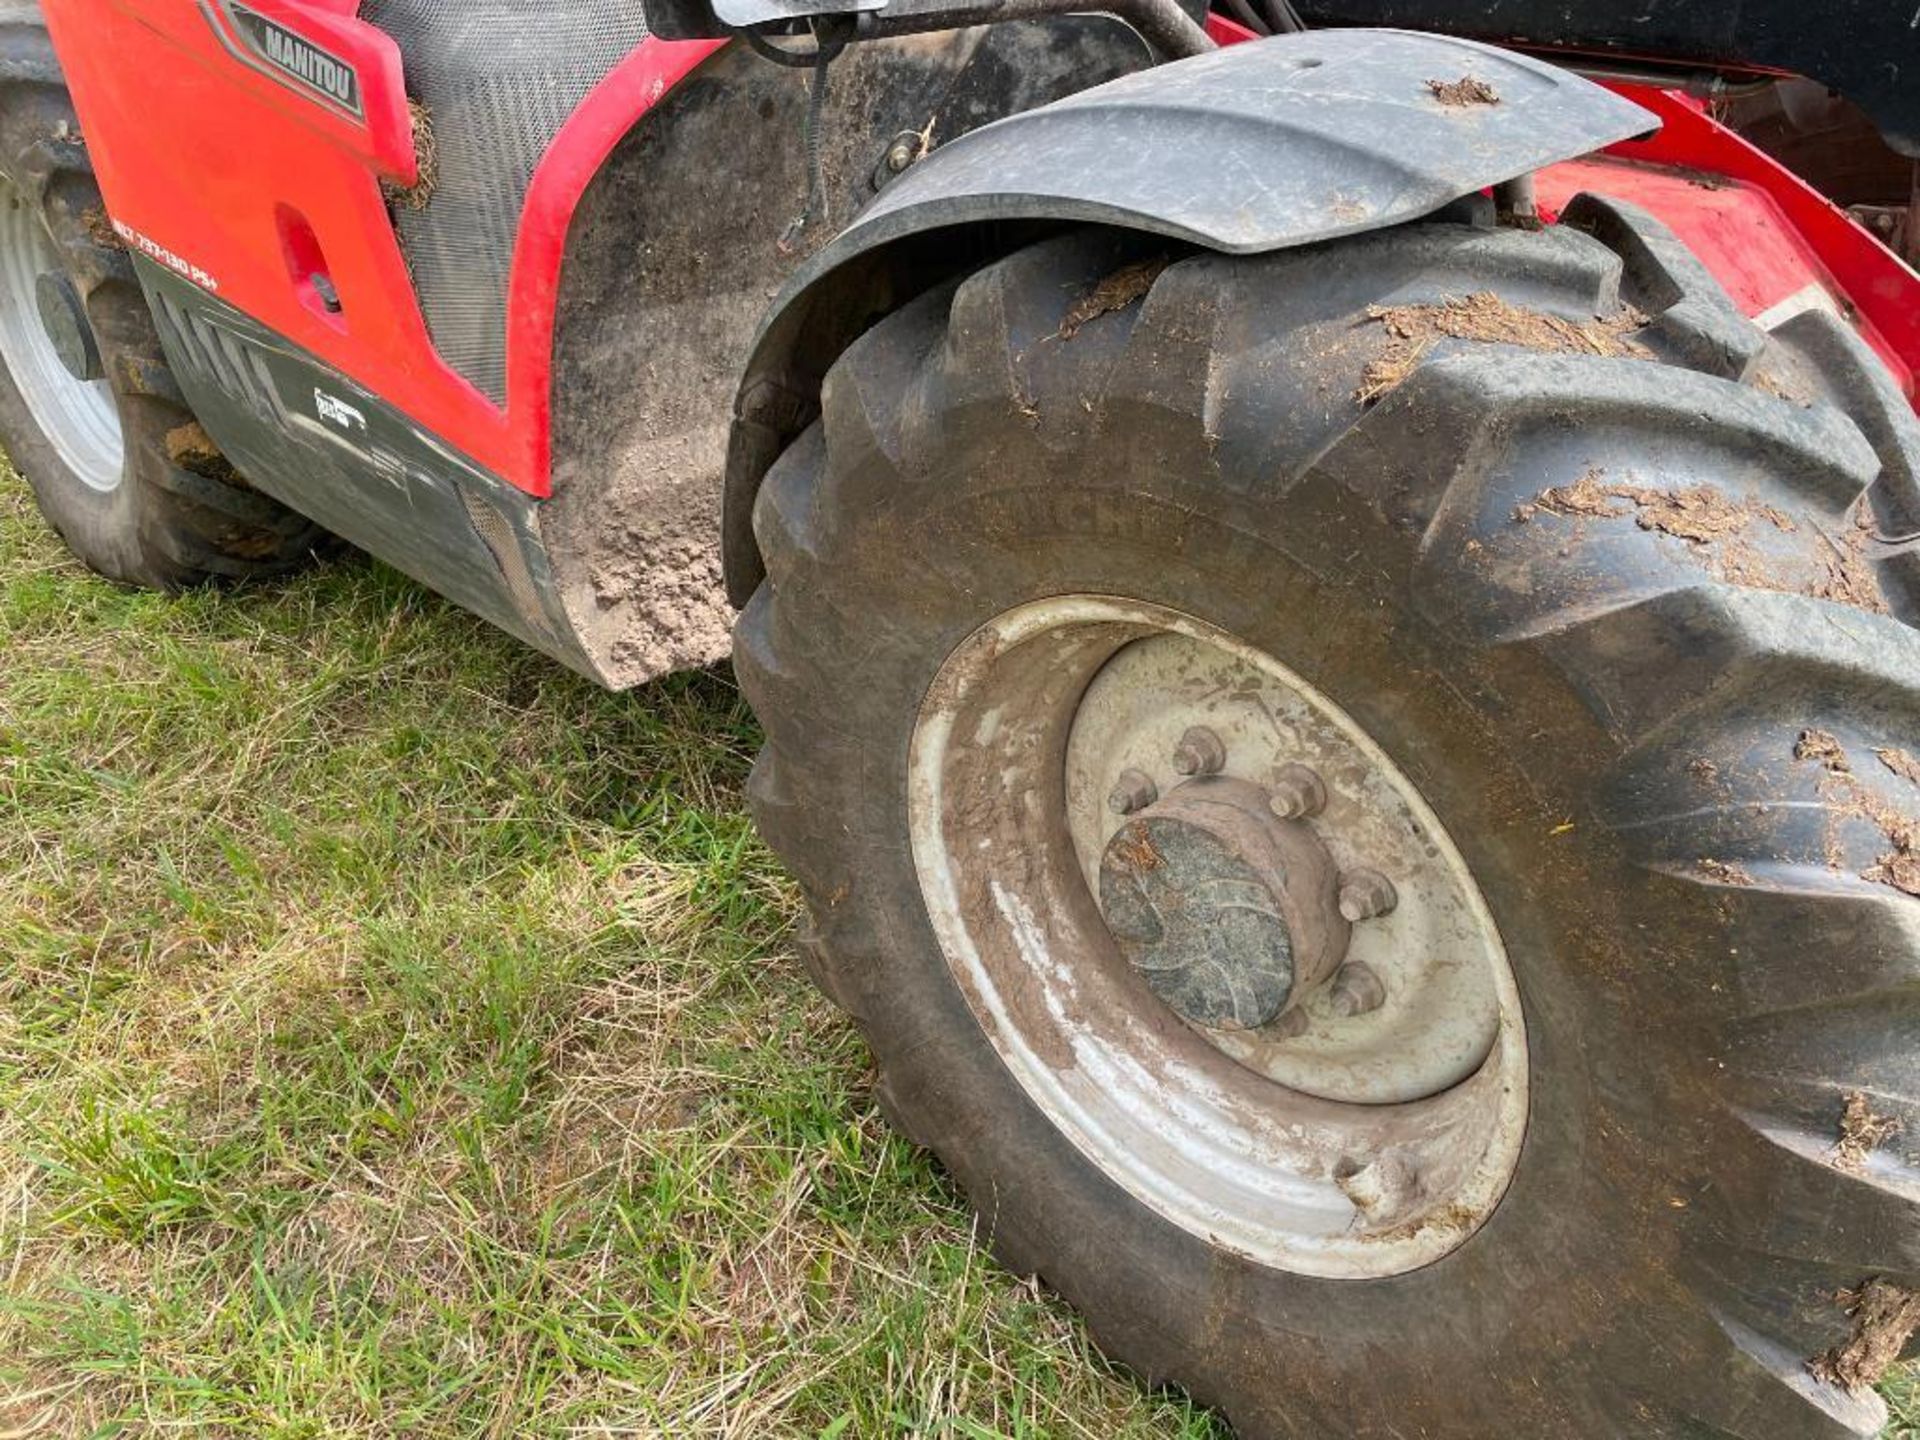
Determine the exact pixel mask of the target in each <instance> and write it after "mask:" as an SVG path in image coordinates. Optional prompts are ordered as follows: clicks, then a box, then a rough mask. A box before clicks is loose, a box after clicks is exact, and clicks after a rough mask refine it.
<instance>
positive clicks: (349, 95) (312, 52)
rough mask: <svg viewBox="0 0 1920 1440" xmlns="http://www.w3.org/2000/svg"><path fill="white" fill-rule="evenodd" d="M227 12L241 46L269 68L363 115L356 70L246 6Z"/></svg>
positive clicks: (352, 111) (234, 5)
mask: <svg viewBox="0 0 1920 1440" xmlns="http://www.w3.org/2000/svg"><path fill="white" fill-rule="evenodd" d="M226 11H227V14H228V16H229V17H231V19H232V20H233V28H234V30H235V31H236V32H238V34H239V37H240V40H241V42H242V43H243V44H245V45H246V47H247V49H249V50H251V51H252V52H253V53H254V55H255V56H256V57H258V58H259V59H261V60H264V61H265V62H266V67H265V68H267V69H268V70H269V71H271V72H272V73H275V74H277V75H281V76H284V77H286V78H288V79H291V80H294V81H297V82H298V84H299V85H300V86H301V87H302V88H304V89H306V90H308V91H312V92H314V93H316V94H317V95H319V96H320V98H322V99H324V100H328V101H331V102H332V103H333V104H335V105H337V106H339V107H340V108H341V109H342V110H345V111H346V112H347V113H348V114H349V115H356V116H357V115H359V114H360V77H359V75H357V74H356V73H355V72H354V68H353V66H351V65H349V64H348V63H347V62H346V61H344V60H342V59H341V58H340V57H339V56H337V55H330V54H328V53H327V52H326V51H325V50H322V49H321V48H320V47H319V46H318V45H316V44H314V43H313V42H312V41H311V40H308V39H306V38H304V37H303V36H299V35H296V34H294V33H293V32H292V31H291V30H288V29H287V28H285V27H284V26H282V25H277V24H275V23H274V22H273V21H271V20H269V19H267V17H266V16H264V15H261V14H259V13H257V12H256V11H253V10H249V9H248V8H247V7H246V6H244V5H238V4H233V3H229V4H228V5H227V6H226Z"/></svg>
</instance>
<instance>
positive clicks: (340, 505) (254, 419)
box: [134, 255, 600, 680]
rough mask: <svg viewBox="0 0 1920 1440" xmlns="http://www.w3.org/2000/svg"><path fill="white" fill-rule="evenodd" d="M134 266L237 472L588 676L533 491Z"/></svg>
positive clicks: (175, 367)
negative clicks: (558, 588)
mask: <svg viewBox="0 0 1920 1440" xmlns="http://www.w3.org/2000/svg"><path fill="white" fill-rule="evenodd" d="M134 266H135V269H136V271H137V273H138V274H139V277H140V284H141V288H142V289H143V290H145V291H146V295H147V302H148V305H149V307H150V308H151V309H152V311H153V316H154V320H155V322H156V324H157V326H158V328H159V331H160V341H161V345H162V346H163V347H164V348H165V350H166V354H167V364H168V366H169V368H170V369H171V370H172V371H173V374H174V377H175V378H176V379H177V380H178V381H179V384H180V388H181V390H182V392H183V393H184V396H185V399H186V401H187V403H188V404H189V405H191V406H192V407H193V413H194V415H195V416H196V417H197V418H198V419H199V421H200V423H201V424H202V425H203V426H205V427H206V429H207V432H208V433H209V434H210V435H211V436H212V437H213V439H214V441H215V443H216V444H218V445H219V447H220V449H221V450H222V452H224V453H225V454H226V456H227V457H228V458H229V459H231V460H232V461H233V463H234V464H235V465H236V466H238V467H239V469H240V472H241V473H242V474H243V475H245V476H246V477H247V480H248V482H249V483H250V484H252V485H254V486H256V487H258V488H259V489H261V490H263V491H265V492H266V493H267V494H269V495H271V496H273V497H274V498H275V499H276V500H279V501H280V502H281V503H282V504H285V505H288V506H291V507H292V508H293V509H295V510H298V511H299V512H300V513H301V514H303V515H306V516H308V517H309V518H311V519H313V520H316V521H318V522H319V523H320V524H322V525H324V526H325V527H326V528H327V529H328V530H330V531H332V532H333V533H334V534H336V535H338V536H340V537H341V538H343V539H346V540H350V541H352V542H353V543H354V544H355V545H358V546H360V547H361V548H362V549H364V550H367V551H369V552H371V553H372V554H375V555H378V556H379V557H380V558H381V559H382V560H385V561H386V562H387V563H388V564H390V565H392V566H393V567H394V568H395V569H397V570H400V571H403V572H404V573H406V574H408V575H411V576H412V577H413V578H414V579H416V580H418V581H420V582H421V583H422V584H424V585H428V586H431V587H432V588H433V589H434V590H437V591H438V592H439V593H440V594H442V595H444V596H446V597H447V598H448V599H449V600H452V601H453V602H454V603H455V604H457V605H460V606H462V607H464V608H465V609H468V610H471V611H473V612H474V613H475V614H476V615H479V616H480V617H481V618H482V619H485V620H489V621H491V622H492V623H493V624H495V625H497V626H499V627H500V628H501V629H502V630H505V631H507V632H508V633H509V634H512V635H517V636H519V637H520V639H522V640H524V641H525V642H526V643H527V644H529V645H531V646H533V647H534V648H535V649H537V650H541V651H544V652H545V653H546V654H548V655H550V656H552V657H553V658H554V659H556V660H558V661H560V662H561V663H562V664H565V665H567V666H570V667H571V668H573V669H574V670H577V671H579V672H580V673H581V674H582V675H585V676H588V677H589V678H592V679H596V680H597V679H599V678H600V675H599V671H598V669H597V667H596V666H595V664H594V662H593V660H592V659H591V658H590V657H589V656H588V655H587V654H586V653H585V652H584V651H583V650H582V649H581V646H580V643H579V641H578V639H577V637H576V636H575V635H574V632H573V627H572V625H571V624H570V623H569V621H568V619H567V617H566V614H565V611H564V610H563V609H562V607H561V605H560V603H559V600H558V598H557V593H556V591H555V587H554V583H553V575H552V569H551V567H550V565H549V564H548V560H547V552H546V546H545V542H544V541H543V539H542V537H541V533H540V515H539V503H538V502H537V501H535V500H533V499H532V498H531V497H530V496H528V495H527V494H525V493H524V492H522V491H520V490H516V489H515V488H514V487H513V486H511V485H508V484H507V483H506V482H505V481H503V480H501V479H499V478H498V477H496V476H494V475H491V474H489V473H487V472H486V471H485V470H483V469H481V467H480V466H479V465H477V464H475V463H474V462H473V461H471V460H469V459H467V458H466V457H465V456H463V455H461V454H460V453H459V452H458V451H457V450H455V449H454V448H453V447H452V446H451V445H449V444H447V443H446V442H445V441H444V440H441V439H440V438H439V437H437V436H435V435H432V434H430V433H428V432H427V431H425V430H423V429H421V428H420V427H419V426H418V425H416V424H414V423H413V422H412V421H411V420H409V419H407V418H406V416H404V415H402V414H401V413H400V412H399V411H397V410H395V409H394V408H393V407H392V406H391V405H389V404H387V403H386V402H385V401H384V400H382V399H381V398H380V397H379V396H377V395H375V394H373V393H372V392H371V391H369V390H366V389H365V388H363V387H362V386H360V385H358V384H356V383H354V382H353V381H352V380H350V379H348V378H347V377H346V376H345V375H342V374H341V373H340V372H339V371H337V370H335V369H334V368H333V367H332V366H330V365H328V364H327V363H326V362H325V361H323V360H320V359H319V358H318V357H316V356H314V355H312V354H310V353H308V352H307V351H305V350H302V349H301V348H300V347H299V346H297V345H295V344H293V342H291V341H290V340H288V339H286V338H285V337H284V336H281V335H278V334H275V333H274V332H273V331H271V330H269V329H267V328H266V327H265V326H263V325H261V324H260V323H259V322H258V321H256V320H254V319H253V318H252V317H250V316H248V315H245V314H243V313H241V312H240V311H238V310H236V309H234V308H233V307H232V306H231V305H228V304H226V303H225V302H224V301H221V300H218V299H216V298H215V297H213V296H212V295H210V294H208V293H207V292H206V291H204V290H202V289H200V288H199V287H198V286H196V285H193V284H191V283H189V282H188V281H186V280H183V279H181V278H180V277H179V276H177V275H175V274H174V273H173V272H172V271H170V270H168V269H166V268H165V267H163V266H161V265H157V264H155V263H154V262H152V261H150V260H147V259H146V258H145V257H143V256H139V255H136V256H134Z"/></svg>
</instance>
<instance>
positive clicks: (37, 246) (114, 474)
mask: <svg viewBox="0 0 1920 1440" xmlns="http://www.w3.org/2000/svg"><path fill="white" fill-rule="evenodd" d="M47 277H51V278H50V279H49V278H47ZM64 280H65V267H64V266H63V265H62V263H61V260H60V256H59V254H58V252H56V251H55V249H54V248H53V240H52V237H50V236H49V235H48V234H47V230H46V226H44V225H43V224H41V222H40V217H39V215H38V214H37V213H36V212H35V210H34V209H33V207H31V206H29V205H27V204H26V203H24V202H23V201H22V200H21V198H20V196H19V195H18V194H17V193H16V192H15V191H14V190H13V189H12V188H11V187H8V186H5V185H4V184H3V183H0V359H4V360H5V362H6V366H7V373H8V374H9V375H11V376H12V377H13V383H14V386H15V388H16V389H18V390H19V392H20V398H21V399H22V400H23V401H24V402H25V403H26V407H27V409H28V410H29V411H30V412H31V413H32V415H33V419H34V423H35V424H37V425H38V426H39V427H40V433H41V434H42V435H44V436H45V437H46V438H47V442H48V443H49V444H50V445H52V446H53V448H54V450H55V451H56V452H58V454H59V456H60V458H61V459H62V460H63V461H65V462H66V464H67V467H68V468H69V469H71V470H72V471H73V472H74V473H75V474H76V475H78V476H79V477H80V479H81V480H82V481H83V482H84V483H85V484H86V485H87V486H88V487H89V488H90V489H94V490H101V491H107V490H112V489H114V488H115V487H116V486H117V485H119V483H120V476H121V469H122V462H123V460H124V451H123V448H122V444H121V439H120V410H119V406H118V405H117V403H116V402H115V400H114V395H113V390H112V387H111V386H110V385H108V383H107V382H106V381H105V380H83V379H79V378H77V377H76V376H75V375H74V373H73V371H72V370H71V369H70V368H69V365H68V360H67V359H63V358H62V349H61V345H60V344H56V342H55V339H54V337H53V336H51V335H49V334H48V332H47V325H46V323H45V322H44V321H43V319H42V310H43V300H44V299H45V297H46V295H47V293H48V291H49V287H50V286H53V285H57V284H59V283H60V282H63V281H64ZM52 313H54V314H55V315H58V313H59V311H58V307H54V308H53V310H52ZM80 338H81V337H79V336H78V335H77V334H76V335H63V337H62V339H63V341H64V343H65V344H66V348H67V349H68V350H69V351H70V352H73V353H76V354H77V353H84V348H85V347H83V348H82V350H81V351H75V349H74V347H75V344H76V342H77V341H78V340H79V339H80ZM84 338H85V339H86V340H87V341H89V342H90V341H91V337H90V336H87V337H84Z"/></svg>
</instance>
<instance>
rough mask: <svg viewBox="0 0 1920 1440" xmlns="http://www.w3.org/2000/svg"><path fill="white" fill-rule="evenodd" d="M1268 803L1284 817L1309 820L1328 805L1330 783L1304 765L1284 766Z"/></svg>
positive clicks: (1274, 778) (1274, 779) (1277, 813)
mask: <svg viewBox="0 0 1920 1440" xmlns="http://www.w3.org/2000/svg"><path fill="white" fill-rule="evenodd" d="M1268 804H1269V805H1270V806H1271V808H1272V810H1273V813H1274V814H1276V815H1278V816H1279V817H1280V818H1281V819H1282V820H1306V819H1309V818H1310V817H1312V816H1315V815H1318V814H1319V813H1320V812H1321V811H1322V810H1324V809H1326V808H1327V786H1326V782H1325V781H1324V780H1322V779H1321V778H1320V777H1319V776H1318V775H1317V774H1315V773H1314V772H1313V771H1311V770H1309V769H1308V768H1307V767H1306V766H1304V765H1283V766H1281V767H1280V771H1279V773H1278V774H1277V775H1275V776H1274V777H1273V799H1272V800H1270V801H1269V802H1268Z"/></svg>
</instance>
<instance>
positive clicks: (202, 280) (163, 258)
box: [111, 220, 220, 290]
mask: <svg viewBox="0 0 1920 1440" xmlns="http://www.w3.org/2000/svg"><path fill="white" fill-rule="evenodd" d="M111 223H112V225H113V233H114V234H116V235H118V236H119V237H120V238H121V239H122V240H123V241H125V242H126V244H127V246H128V248H130V249H132V250H136V251H138V252H139V253H140V254H142V255H144V256H146V257H147V258H148V259H149V260H152V261H154V262H156V263H157V264H161V265H164V266H166V267H167V269H169V270H171V271H173V273H174V274H176V275H178V276H180V277H181V278H182V279H185V280H191V281H192V282H193V283H194V284H196V285H198V286H199V287H200V288H201V289H202V290H218V289H219V288H220V282H219V281H218V280H216V279H214V278H213V276H212V275H210V274H209V273H208V272H207V271H205V270H203V269H201V268H200V267H199V266H198V265H195V264H194V263H193V262H192V261H191V260H187V259H184V258H183V257H181V256H179V255H176V254H174V253H173V251H171V250H169V249H167V247H166V246H164V245H162V244H161V243H160V242H159V241H157V240H149V239H148V238H147V237H146V236H145V235H142V234H141V233H140V232H139V231H138V230H136V229H134V228H133V227H132V226H131V225H129V224H127V223H126V221H124V220H115V221H113V222H111Z"/></svg>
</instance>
